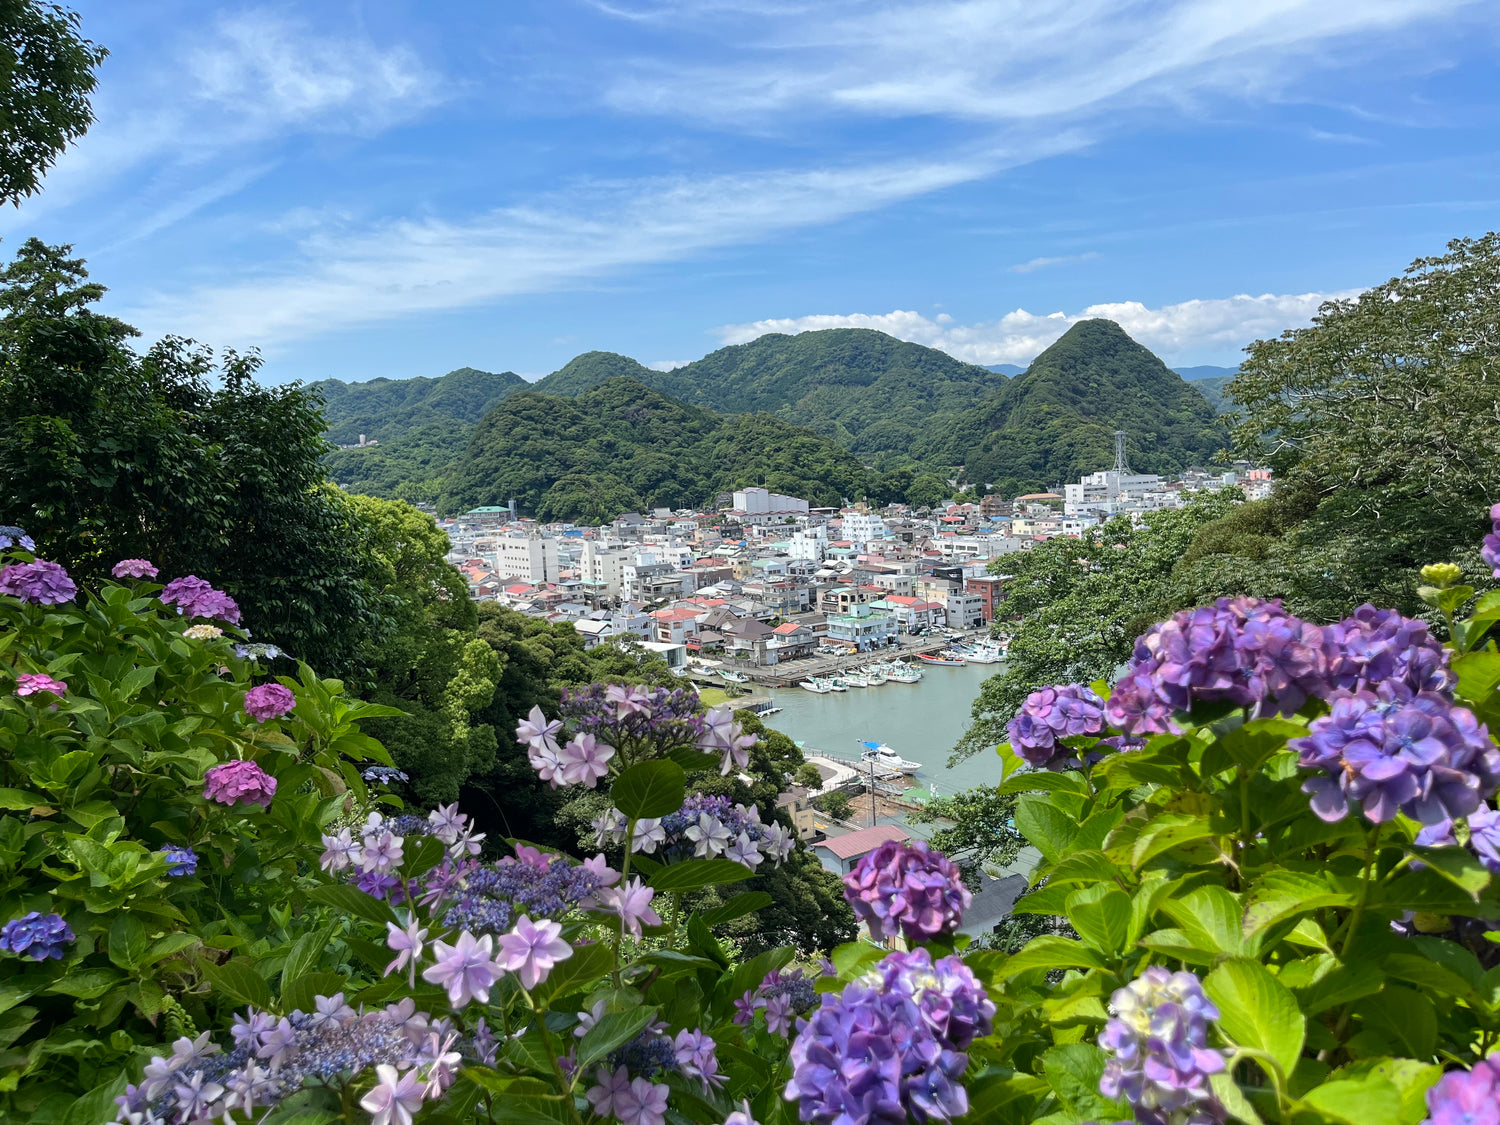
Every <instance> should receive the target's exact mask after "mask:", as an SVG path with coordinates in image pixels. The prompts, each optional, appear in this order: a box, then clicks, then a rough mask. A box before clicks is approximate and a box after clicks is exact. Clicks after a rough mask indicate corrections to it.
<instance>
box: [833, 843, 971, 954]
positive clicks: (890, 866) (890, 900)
mask: <svg viewBox="0 0 1500 1125" xmlns="http://www.w3.org/2000/svg"><path fill="white" fill-rule="evenodd" d="M844 899H845V900H846V901H847V902H848V903H849V905H850V906H851V907H853V908H854V914H855V917H857V918H858V919H860V920H861V921H863V922H865V923H866V924H867V925H868V926H869V927H870V936H871V937H872V938H874V939H875V940H876V941H884V940H886V939H887V938H890V937H895V936H896V935H897V934H898V933H899V934H900V935H901V936H903V937H905V938H906V940H907V941H931V940H932V939H933V938H936V937H942V936H945V935H947V934H951V933H952V932H953V931H954V930H956V929H958V927H959V926H960V925H962V923H963V917H964V911H965V910H967V909H968V907H969V903H970V902H971V901H972V899H973V895H971V894H970V893H969V890H968V888H967V887H965V886H964V883H963V878H962V877H961V876H960V874H959V870H958V868H957V867H956V866H955V865H954V863H953V861H952V860H950V859H949V858H948V857H947V856H945V855H944V854H943V853H942V852H940V851H936V850H934V849H933V848H932V847H931V846H930V845H929V844H928V843H927V841H926V840H913V841H911V842H909V843H907V842H903V841H900V840H887V841H886V842H885V843H883V844H881V845H880V846H879V847H878V848H876V849H875V850H874V851H872V852H870V853H869V854H868V855H866V856H865V857H864V858H862V859H861V860H860V861H859V862H858V863H857V864H855V865H854V870H852V871H851V872H849V874H847V875H845V876H844Z"/></svg>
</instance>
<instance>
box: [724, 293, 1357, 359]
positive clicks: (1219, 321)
mask: <svg viewBox="0 0 1500 1125" xmlns="http://www.w3.org/2000/svg"><path fill="white" fill-rule="evenodd" d="M1357 292H1358V290H1345V291H1341V292H1337V293H1296V294H1274V293H1266V294H1263V295H1261V296H1259V297H1252V296H1249V295H1246V294H1240V295H1239V296H1235V297H1222V298H1210V299H1206V300H1193V301H1183V302H1181V303H1180V304H1175V305H1163V306H1161V307H1160V308H1156V309H1152V308H1148V307H1147V306H1146V305H1144V304H1143V303H1141V302H1140V301H1113V302H1105V303H1102V304H1097V305H1090V306H1088V307H1087V308H1085V309H1083V310H1081V311H1079V312H1077V313H1064V312H1054V313H1046V314H1040V315H1039V314H1037V313H1031V312H1027V311H1026V310H1025V309H1016V310H1015V311H1014V312H1008V313H1006V314H1005V315H1004V316H1002V317H1001V318H1000V319H999V320H995V321H991V322H989V323H979V324H955V323H954V322H953V319H952V318H951V317H949V316H947V315H946V314H944V315H941V316H938V317H937V318H936V319H928V318H927V317H925V316H923V315H922V314H921V313H917V312H908V311H904V310H901V309H897V310H895V311H894V312H888V313H874V314H871V313H852V314H848V315H830V314H823V315H813V316H799V317H785V318H779V319H772V320H757V321H754V322H752V323H749V324H728V325H725V326H723V327H721V328H718V329H716V330H715V332H716V334H717V335H718V337H719V342H720V343H721V344H744V343H748V342H749V341H751V340H754V339H756V338H757V337H759V336H764V335H766V334H767V333H771V332H782V333H788V334H795V333H798V332H816V331H820V330H822V329H827V328H872V329H874V330H875V331H877V332H885V333H887V334H888V335H891V336H895V337H897V338H899V339H902V340H910V341H911V342H912V343H915V344H924V345H926V346H927V347H930V348H938V349H941V350H942V351H945V352H947V353H948V354H949V355H952V356H954V357H955V358H957V359H961V360H965V361H966V362H969V363H981V364H992V363H1018V364H1023V365H1024V364H1027V363H1030V362H1031V360H1033V359H1035V358H1036V356H1037V354H1038V353H1039V352H1041V351H1042V350H1043V349H1045V348H1046V347H1047V346H1048V345H1050V344H1051V343H1053V341H1055V340H1056V339H1057V338H1058V337H1059V336H1061V335H1062V334H1063V333H1064V332H1066V331H1067V330H1068V329H1069V328H1070V327H1071V326H1072V325H1074V324H1076V323H1078V322H1079V321H1080V320H1089V319H1091V318H1095V317H1104V318H1105V319H1108V320H1113V321H1115V322H1116V323H1118V324H1119V325H1120V327H1121V328H1123V329H1125V331H1126V332H1128V333H1130V335H1131V336H1132V337H1134V338H1135V339H1136V340H1137V341H1138V342H1140V343H1142V344H1144V345H1145V346H1146V347H1148V348H1150V349H1151V350H1152V351H1154V352H1156V353H1157V354H1158V355H1160V356H1161V357H1162V358H1163V359H1166V360H1168V361H1169V362H1173V363H1184V362H1188V361H1190V360H1194V359H1202V358H1203V357H1204V356H1212V357H1216V358H1221V359H1223V358H1228V356H1229V355H1230V353H1234V352H1238V350H1239V349H1241V348H1243V347H1244V346H1245V345H1246V344H1248V343H1250V341H1251V340H1255V339H1259V338H1262V337H1266V336H1274V335H1278V334H1280V333H1281V332H1282V331H1283V330H1284V329H1287V328H1297V327H1300V326H1302V325H1305V324H1307V323H1308V321H1309V320H1310V319H1311V318H1312V315H1313V314H1314V313H1315V312H1317V310H1318V306H1319V305H1321V304H1322V303H1323V302H1324V301H1328V300H1333V299H1335V298H1339V297H1349V296H1353V295H1354V294H1355V293H1357Z"/></svg>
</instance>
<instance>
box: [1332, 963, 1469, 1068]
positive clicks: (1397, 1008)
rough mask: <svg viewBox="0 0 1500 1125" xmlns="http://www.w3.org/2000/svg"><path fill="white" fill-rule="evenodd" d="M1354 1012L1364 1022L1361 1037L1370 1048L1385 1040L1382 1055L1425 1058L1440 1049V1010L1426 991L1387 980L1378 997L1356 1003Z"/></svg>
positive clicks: (1367, 998) (1369, 997)
mask: <svg viewBox="0 0 1500 1125" xmlns="http://www.w3.org/2000/svg"><path fill="white" fill-rule="evenodd" d="M1448 1006H1451V1005H1449V1004H1448V1003H1447V1002H1445V1007H1448ZM1352 1011H1353V1012H1354V1014H1355V1015H1356V1016H1358V1017H1359V1018H1360V1020H1361V1021H1362V1022H1363V1024H1364V1029H1363V1030H1362V1031H1361V1032H1360V1033H1359V1036H1357V1038H1359V1039H1360V1040H1362V1041H1363V1044H1364V1045H1365V1046H1367V1047H1368V1046H1373V1045H1374V1043H1376V1042H1379V1043H1381V1044H1382V1045H1383V1046H1382V1048H1381V1049H1380V1051H1379V1053H1381V1054H1401V1055H1405V1056H1407V1057H1409V1058H1415V1059H1425V1058H1428V1057H1430V1056H1431V1055H1432V1053H1433V1052H1434V1051H1435V1050H1437V1037H1438V1022H1437V1012H1436V1011H1435V1010H1434V1008H1433V1004H1432V1000H1431V999H1430V998H1429V997H1428V996H1427V995H1426V994H1424V993H1421V992H1417V991H1416V990H1415V989H1410V988H1406V987H1405V986H1403V985H1399V984H1391V983H1389V982H1387V984H1386V986H1385V987H1384V988H1382V989H1381V990H1380V991H1379V992H1378V993H1376V994H1375V995H1374V996H1366V997H1365V998H1364V999H1363V1000H1361V1001H1359V1002H1358V1003H1357V1004H1355V1005H1353V1008H1352Z"/></svg>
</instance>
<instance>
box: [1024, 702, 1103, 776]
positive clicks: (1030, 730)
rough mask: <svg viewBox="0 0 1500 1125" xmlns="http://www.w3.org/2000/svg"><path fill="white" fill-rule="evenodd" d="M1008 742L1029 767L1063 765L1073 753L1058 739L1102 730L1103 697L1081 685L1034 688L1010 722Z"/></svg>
mask: <svg viewBox="0 0 1500 1125" xmlns="http://www.w3.org/2000/svg"><path fill="white" fill-rule="evenodd" d="M1009 730H1010V745H1011V749H1013V750H1015V752H1016V753H1017V754H1019V755H1020V756H1021V757H1022V758H1024V759H1026V761H1027V762H1029V763H1030V764H1031V765H1033V766H1038V767H1042V768H1064V764H1065V762H1067V761H1068V760H1070V759H1071V760H1075V761H1076V756H1075V755H1074V754H1073V753H1072V751H1070V750H1069V749H1068V748H1067V747H1066V746H1059V745H1058V742H1057V740H1058V739H1060V738H1074V737H1078V736H1081V735H1085V736H1086V735H1100V734H1103V733H1104V700H1102V699H1100V698H1099V696H1098V695H1096V694H1095V693H1094V692H1093V691H1092V690H1091V689H1089V688H1087V687H1084V686H1083V685H1082V684H1064V685H1062V686H1061V687H1045V688H1042V689H1041V690H1040V691H1034V692H1032V693H1031V694H1030V695H1028V696H1027V697H1026V702H1025V703H1023V704H1021V709H1020V711H1018V712H1016V717H1015V718H1014V719H1012V720H1011V721H1010V727H1009Z"/></svg>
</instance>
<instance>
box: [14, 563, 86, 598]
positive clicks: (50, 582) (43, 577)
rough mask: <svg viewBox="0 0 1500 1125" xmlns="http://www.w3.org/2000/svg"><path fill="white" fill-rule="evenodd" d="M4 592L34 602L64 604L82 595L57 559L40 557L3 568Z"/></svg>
mask: <svg viewBox="0 0 1500 1125" xmlns="http://www.w3.org/2000/svg"><path fill="white" fill-rule="evenodd" d="M0 594H9V595H10V596H11V597H13V598H20V599H21V600H22V601H23V602H31V603H32V604H34V605H62V604H63V603H64V602H70V601H72V600H73V599H74V598H75V597H76V596H77V595H78V587H77V586H75V585H74V584H73V580H72V579H71V578H69V577H68V572H67V571H66V570H64V569H63V568H62V567H60V566H58V565H57V564H56V563H55V562H47V561H46V560H45V559H37V560H35V561H34V562H29V563H12V564H11V565H10V566H8V567H6V568H5V569H3V570H0Z"/></svg>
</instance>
